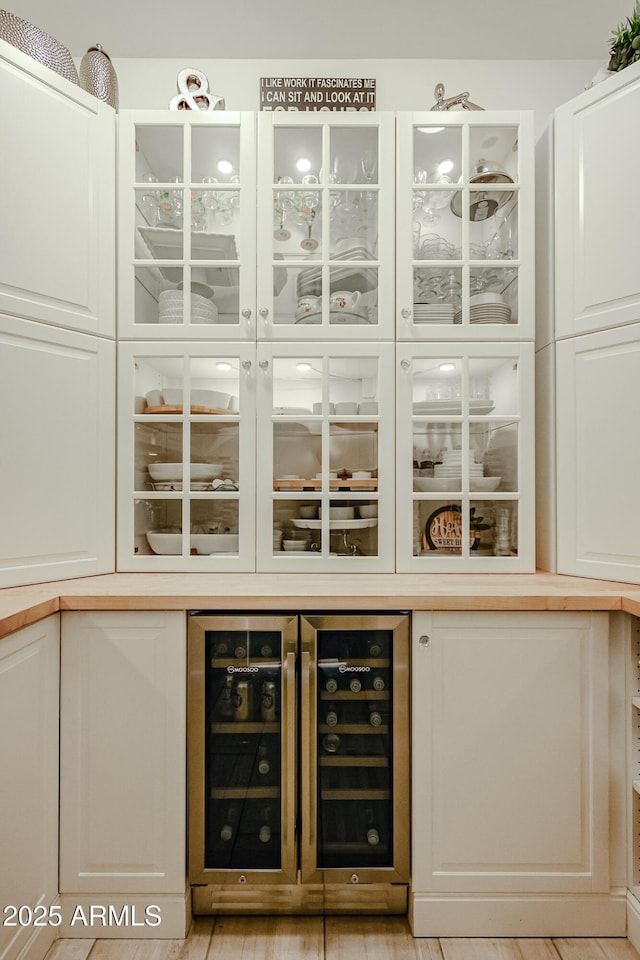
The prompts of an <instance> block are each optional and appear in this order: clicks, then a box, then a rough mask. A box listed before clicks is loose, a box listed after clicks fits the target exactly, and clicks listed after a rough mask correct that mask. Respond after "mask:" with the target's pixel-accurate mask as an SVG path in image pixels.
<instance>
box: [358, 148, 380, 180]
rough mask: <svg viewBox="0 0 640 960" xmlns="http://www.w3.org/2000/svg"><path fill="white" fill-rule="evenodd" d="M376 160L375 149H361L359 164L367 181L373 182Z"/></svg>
mask: <svg viewBox="0 0 640 960" xmlns="http://www.w3.org/2000/svg"><path fill="white" fill-rule="evenodd" d="M377 160H378V158H377V156H376V151H375V150H373V149H372V148H367V149H366V150H364V151H363V153H362V159H361V161H360V166H361V167H362V172H363V174H364V178H365V180H366V182H367V183H373V182H374V180H375V174H376V168H377Z"/></svg>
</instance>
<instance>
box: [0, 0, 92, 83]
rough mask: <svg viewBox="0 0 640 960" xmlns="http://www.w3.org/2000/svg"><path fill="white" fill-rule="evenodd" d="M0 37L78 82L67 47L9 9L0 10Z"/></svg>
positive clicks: (73, 81)
mask: <svg viewBox="0 0 640 960" xmlns="http://www.w3.org/2000/svg"><path fill="white" fill-rule="evenodd" d="M0 39H1V40H6V41H7V43H10V44H11V45H12V46H14V47H16V48H17V49H18V50H21V51H22V52H23V53H26V54H27V55H28V56H30V57H32V58H33V59H34V60H37V61H38V63H41V64H43V65H44V66H45V67H49V69H50V70H54V71H55V72H56V73H59V74H60V76H61V77H64V78H65V80H70V81H71V83H78V71H77V70H76V65H75V63H74V62H73V58H72V56H71V54H70V53H69V51H68V50H67V48H66V47H65V46H63V44H61V43H60V41H59V40H56V38H55V37H52V36H50V34H48V33H44V31H43V30H40V28H39V27H34V25H33V24H32V23H29V21H28V20H23V19H22V18H21V17H16V15H15V13H10V12H9V10H0Z"/></svg>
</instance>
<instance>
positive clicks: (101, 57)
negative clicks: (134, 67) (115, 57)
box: [79, 43, 118, 110]
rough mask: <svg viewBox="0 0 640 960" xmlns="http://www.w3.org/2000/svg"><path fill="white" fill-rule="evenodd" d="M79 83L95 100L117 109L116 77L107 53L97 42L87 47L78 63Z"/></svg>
mask: <svg viewBox="0 0 640 960" xmlns="http://www.w3.org/2000/svg"><path fill="white" fill-rule="evenodd" d="M79 83H80V86H81V87H82V89H83V90H86V91H87V93H91V94H93V96H94V97H96V99H97V100H102V101H103V102H104V103H108V104H109V106H110V107H113V108H114V109H115V110H117V109H118V78H117V76H116V72H115V70H114V69H113V64H112V63H111V59H110V57H109V55H108V54H106V53H105V52H104V50H103V49H102V47H101V46H100V44H99V43H96V44H95V46H93V47H89V49H88V50H87V52H86V53H85V55H84V57H83V58H82V61H81V63H80V76H79Z"/></svg>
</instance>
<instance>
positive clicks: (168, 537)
mask: <svg viewBox="0 0 640 960" xmlns="http://www.w3.org/2000/svg"><path fill="white" fill-rule="evenodd" d="M146 536H147V541H148V543H149V546H150V547H151V549H152V550H153V552H154V553H158V554H162V555H164V556H172V557H174V556H176V555H177V554H180V553H182V534H181V533H148V534H147V535H146Z"/></svg>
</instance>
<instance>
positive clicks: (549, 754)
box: [412, 612, 624, 936]
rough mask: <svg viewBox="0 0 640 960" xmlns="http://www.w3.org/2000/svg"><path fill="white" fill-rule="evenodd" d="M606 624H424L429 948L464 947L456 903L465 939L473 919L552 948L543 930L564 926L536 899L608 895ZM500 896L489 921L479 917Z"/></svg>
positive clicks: (551, 617) (554, 619)
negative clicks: (440, 943)
mask: <svg viewBox="0 0 640 960" xmlns="http://www.w3.org/2000/svg"><path fill="white" fill-rule="evenodd" d="M607 624H608V620H607V615H606V614H598V613H596V614H590V613H550V612H544V613H525V612H523V613H506V612H505V613H486V612H485V613H470V612H469V613H467V612H465V613H453V612H452V613H431V614H430V613H419V614H416V615H415V616H414V622H413V632H414V638H413V657H412V663H413V669H412V674H413V681H412V682H413V731H414V738H415V741H414V747H413V817H412V873H413V897H414V899H415V900H416V903H415V904H414V916H415V918H416V925H415V926H414V932H416V927H417V933H418V935H422V936H424V935H443V931H444V930H447V931H448V933H447V935H456V932H454V931H453V929H452V926H451V923H450V919H448V918H450V917H451V914H450V912H448V911H449V910H450V905H451V903H452V902H455V903H454V905H455V906H457V907H458V908H459V912H458V920H459V926H458V928H457V933H458V934H459V935H470V934H469V933H468V929H469V927H468V920H469V918H470V917H471V916H475V918H476V919H477V920H479V921H480V927H481V929H482V930H484V931H487V930H491V929H492V930H493V935H494V936H498V935H503V936H510V935H511V936H513V935H514V934H513V933H510V932H509V931H510V930H513V929H515V928H517V923H516V924H515V926H514V924H513V918H514V916H516V917H517V916H518V915H519V916H520V924H521V925H520V927H519V928H518V929H520V930H521V933H520V934H518V935H520V936H531V935H537V936H543V935H548V933H547V934H544V933H541V932H538V933H535V932H533V931H535V929H536V926H535V924H538V927H537V929H538V930H540V929H541V928H542V927H543V926H545V924H546V926H547V929H548V927H549V925H551V926H553V925H554V923H555V921H556V919H557V917H558V914H557V912H556V911H555V908H554V906H553V898H552V897H547V898H545V901H544V903H542V902H541V901H540V899H539V896H538V897H536V895H540V894H553V893H555V894H558V895H561V894H569V893H574V894H591V893H593V894H607V893H608V891H609V839H608V838H609V808H608V776H609V765H608V628H607ZM458 895H460V896H458ZM488 895H491V896H492V898H493V905H492V907H491V909H489V907H488V904H487V902H486V900H485V901H484V903H482V904H481V911H480V914H477V913H476V914H474V910H475V909H476V908H477V907H478V904H479V902H480V901H479V900H478V899H477V898H480V900H481V899H482V897H483V896H484V897H486V896H488ZM522 895H526V896H525V898H524V899H523V898H522ZM529 895H530V896H529ZM527 897H528V899H527ZM518 899H519V901H520V902H516V901H518ZM497 902H499V903H500V906H497V905H496V904H497ZM510 902H511V903H512V906H510V905H509V904H510ZM474 903H475V905H476V907H474ZM583 906H584V907H585V908H586V909H587V910H590V909H591V907H590V906H589V904H588V903H585V904H583ZM565 908H566V909H568V910H569V914H570V913H571V910H572V909H573V908H572V907H571V906H570V905H569V906H568V907H567V906H566V905H565ZM593 909H594V911H595V912H594V917H595V913H597V911H598V910H599V906H598V905H597V904H596V905H595V907H594V908H593ZM622 909H623V910H624V907H623V908H622ZM545 912H546V914H547V919H545ZM454 913H455V911H454ZM569 914H567V915H569ZM481 916H482V919H480V917H481ZM454 922H455V921H454ZM430 923H433V924H434V925H435V927H438V924H441V926H440V928H439V929H435V933H427V932H426V930H428V929H430V930H433V929H434V927H433V926H431V927H429V924H430ZM532 923H533V924H534V925H533V927H532V926H531V924H532ZM565 929H566V927H565ZM576 929H579V927H578V926H576ZM622 932H624V928H623V931H622ZM473 935H476V936H482V935H485V936H487V935H491V934H490V933H488V932H484V933H482V932H480V928H479V927H476V932H475V934H473Z"/></svg>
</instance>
